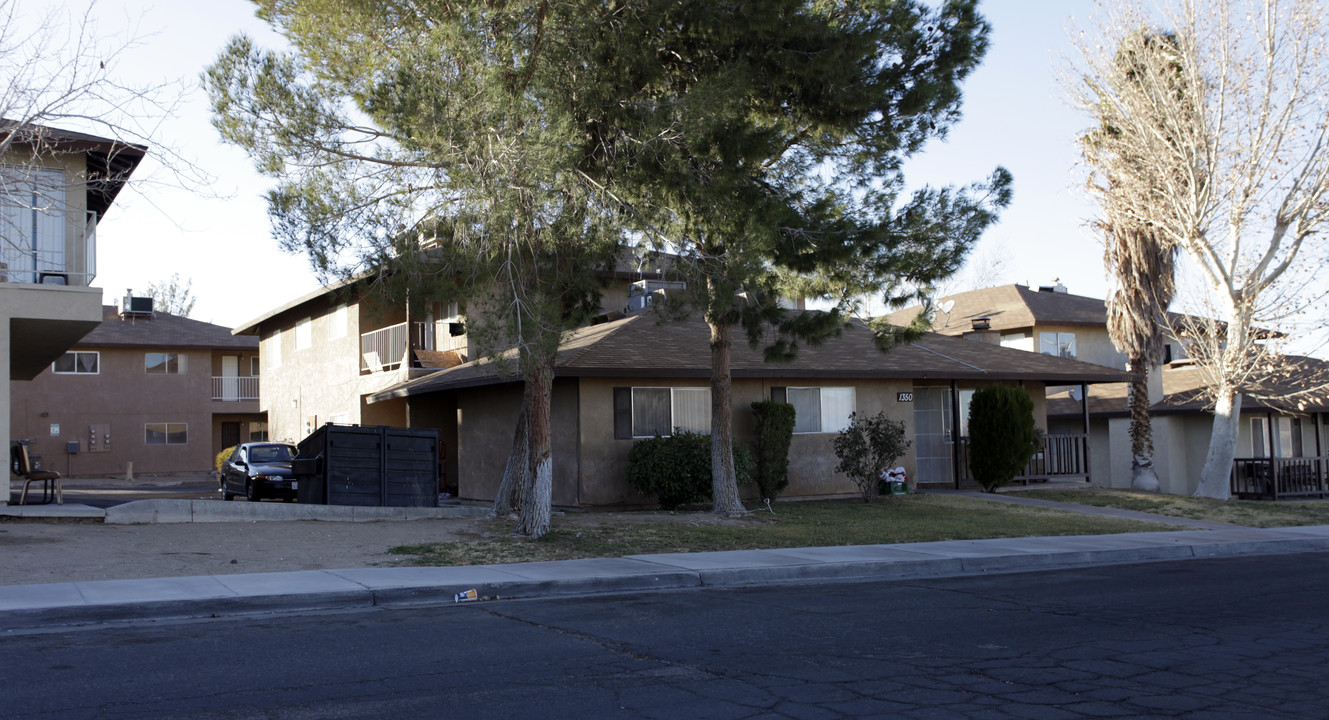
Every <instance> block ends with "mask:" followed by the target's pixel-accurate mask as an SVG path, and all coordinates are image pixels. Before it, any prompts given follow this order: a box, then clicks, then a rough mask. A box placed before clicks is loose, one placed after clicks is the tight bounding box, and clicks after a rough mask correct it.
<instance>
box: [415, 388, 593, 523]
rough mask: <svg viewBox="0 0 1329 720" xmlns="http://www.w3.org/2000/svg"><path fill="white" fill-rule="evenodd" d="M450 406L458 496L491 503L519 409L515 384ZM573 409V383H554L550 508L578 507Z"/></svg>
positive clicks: (485, 390) (575, 400) (460, 397)
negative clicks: (455, 441)
mask: <svg viewBox="0 0 1329 720" xmlns="http://www.w3.org/2000/svg"><path fill="white" fill-rule="evenodd" d="M422 399H423V398H422ZM418 402H420V400H413V403H418ZM456 402H457V422H458V427H459V430H458V448H457V465H458V470H457V473H458V475H457V477H458V485H459V488H458V490H459V493H460V497H462V498H463V499H467V500H480V501H486V502H487V501H491V500H493V499H494V495H495V494H496V493H497V492H498V486H499V484H500V483H501V482H502V481H503V468H504V467H505V466H506V464H507V461H508V455H509V454H510V452H511V450H512V434H513V430H514V429H515V427H516V422H517V415H518V413H519V411H520V409H521V384H520V383H506V384H504V385H495V386H489V387H484V388H477V389H476V390H474V391H470V392H462V393H459V394H458V396H457V401H456ZM578 405H579V398H578V396H577V387H576V381H575V380H571V379H562V380H555V381H554V392H553V398H552V400H551V407H550V429H551V431H552V437H551V438H550V442H551V445H552V446H553V455H554V482H553V485H554V486H553V504H554V505H562V506H575V505H580V504H582V502H583V501H581V500H580V499H579V493H578V487H577V457H578V455H577V434H578V429H577V428H578V421H577V409H578Z"/></svg>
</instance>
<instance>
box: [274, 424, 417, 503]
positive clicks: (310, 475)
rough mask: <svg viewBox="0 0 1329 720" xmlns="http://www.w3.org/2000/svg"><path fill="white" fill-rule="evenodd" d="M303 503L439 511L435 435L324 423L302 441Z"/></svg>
mask: <svg viewBox="0 0 1329 720" xmlns="http://www.w3.org/2000/svg"><path fill="white" fill-rule="evenodd" d="M297 448H298V450H299V453H298V454H297V455H296V457H295V460H294V462H292V463H291V470H292V472H293V473H294V474H295V476H296V478H297V479H298V480H299V482H300V487H299V489H298V490H297V491H296V493H297V498H298V499H299V501H300V502H302V503H312V504H315V505H367V506H386V507H438V431H437V430H412V429H407V428H397V427H389V426H387V425H374V426H368V427H361V426H358V425H337V424H334V423H328V424H326V425H324V426H323V427H320V428H319V429H317V430H315V431H314V432H312V433H310V435H309V437H307V438H305V439H304V440H302V441H300V443H299V445H298V446H297Z"/></svg>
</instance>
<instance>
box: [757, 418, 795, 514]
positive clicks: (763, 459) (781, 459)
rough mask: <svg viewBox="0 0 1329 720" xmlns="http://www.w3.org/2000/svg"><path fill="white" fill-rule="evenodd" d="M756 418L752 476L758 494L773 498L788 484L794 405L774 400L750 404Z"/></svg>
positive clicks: (765, 497)
mask: <svg viewBox="0 0 1329 720" xmlns="http://www.w3.org/2000/svg"><path fill="white" fill-rule="evenodd" d="M752 414H753V415H755V416H756V420H757V442H756V443H754V444H753V455H754V457H753V460H754V461H755V463H756V466H755V467H754V468H753V472H752V479H753V480H755V481H756V482H757V488H758V489H759V490H760V491H761V497H762V498H763V499H765V500H774V499H775V498H776V496H778V495H779V494H780V491H781V490H784V489H785V488H786V487H788V486H789V445H790V443H791V442H793V439H794V406H793V405H790V404H789V403H782V402H775V401H774V400H759V401H757V402H754V403H752Z"/></svg>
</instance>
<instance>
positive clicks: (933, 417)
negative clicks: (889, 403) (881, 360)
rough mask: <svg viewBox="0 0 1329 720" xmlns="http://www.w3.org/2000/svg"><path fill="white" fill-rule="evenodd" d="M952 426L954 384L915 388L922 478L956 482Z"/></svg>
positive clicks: (916, 438)
mask: <svg viewBox="0 0 1329 720" xmlns="http://www.w3.org/2000/svg"><path fill="white" fill-rule="evenodd" d="M951 427H952V423H951V390H950V388H944V387H916V388H914V457H915V461H916V463H917V467H916V469H915V471H914V472H915V474H916V475H917V476H918V477H917V478H915V479H916V480H917V481H918V482H924V483H950V482H955V475H954V473H953V472H952V469H951V468H952V467H954V455H953V454H952V446H951V443H952V438H951Z"/></svg>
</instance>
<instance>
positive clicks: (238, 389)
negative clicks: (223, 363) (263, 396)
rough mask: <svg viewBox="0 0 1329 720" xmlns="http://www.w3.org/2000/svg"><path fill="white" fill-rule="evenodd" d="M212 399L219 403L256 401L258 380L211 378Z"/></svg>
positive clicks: (230, 377) (231, 377)
mask: <svg viewBox="0 0 1329 720" xmlns="http://www.w3.org/2000/svg"><path fill="white" fill-rule="evenodd" d="M212 399H213V400H216V401H219V402H240V401H241V400H257V399H258V378H256V377H236V376H233V375H231V376H223V377H216V376H213V378H212Z"/></svg>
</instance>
